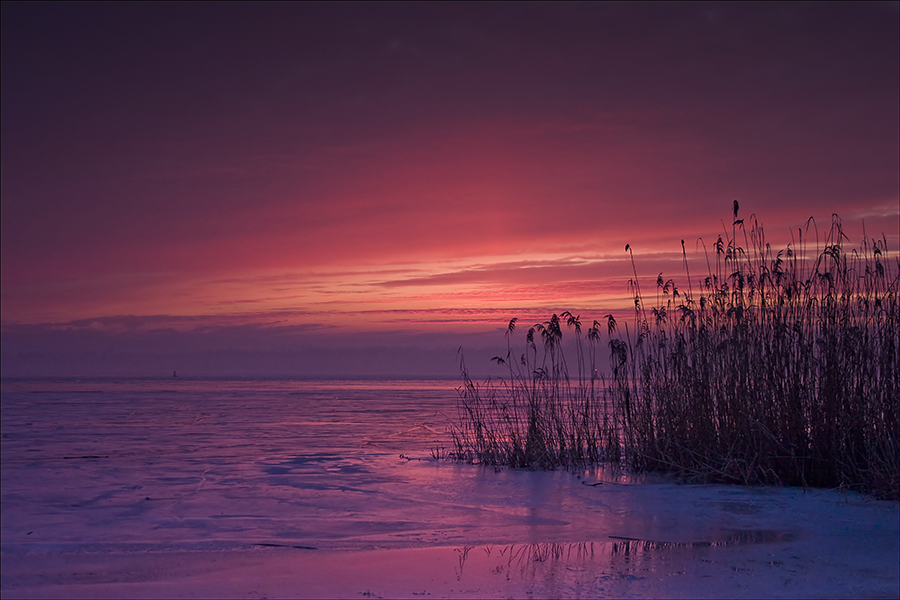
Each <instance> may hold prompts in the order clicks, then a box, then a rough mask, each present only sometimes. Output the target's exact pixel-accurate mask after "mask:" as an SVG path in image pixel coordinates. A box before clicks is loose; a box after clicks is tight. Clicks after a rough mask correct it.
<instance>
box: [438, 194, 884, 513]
mask: <svg viewBox="0 0 900 600" xmlns="http://www.w3.org/2000/svg"><path fill="white" fill-rule="evenodd" d="M814 231H815V223H814V221H812V220H810V221H808V222H807V224H806V227H805V228H804V229H799V230H798V232H797V237H796V238H795V239H794V241H793V242H792V243H791V244H789V245H788V246H787V247H786V248H783V249H781V250H778V251H775V250H773V249H772V248H771V247H770V245H769V244H768V243H766V241H765V235H764V231H763V227H762V226H761V225H760V224H759V223H758V222H757V220H756V219H755V218H750V219H748V223H747V225H745V223H744V220H741V219H738V206H737V203H735V207H734V221H733V225H732V226H731V231H730V232H729V231H727V230H726V231H724V232H723V234H722V235H721V236H719V238H718V239H717V241H716V242H715V244H714V247H713V248H712V249H711V250H709V251H707V252H706V253H705V254H706V261H705V263H706V264H705V265H704V269H703V271H702V274H701V275H700V277H699V278H697V279H692V277H694V276H696V274H692V273H691V270H690V266H689V264H688V260H687V254H686V252H685V251H684V242H682V253H683V257H684V276H685V281H686V282H687V289H679V288H678V287H676V284H675V281H674V280H673V279H666V278H664V277H663V275H662V274H660V275H659V277H658V278H657V281H656V290H655V294H654V296H655V298H654V302H653V304H652V306H650V307H649V308H648V307H647V306H646V302H645V295H644V294H643V292H642V291H641V287H640V284H639V281H638V278H637V275H636V272H635V276H634V278H633V279H632V280H631V281H630V282H629V285H630V287H631V291H632V292H633V294H634V317H633V323H632V326H631V327H628V326H627V324H626V325H625V326H624V327H619V326H618V324H617V323H616V320H615V319H614V317H613V316H612V315H607V316H606V317H605V323H603V324H601V323H600V322H598V321H594V322H593V325H592V326H591V327H590V328H589V330H588V331H587V334H586V335H582V328H581V321H580V319H579V318H578V317H577V316H574V315H572V314H570V313H563V314H562V315H561V316H560V317H558V316H557V315H553V316H552V317H551V318H550V319H549V320H548V321H546V322H544V323H540V324H537V325H535V326H534V327H532V328H530V329H529V330H528V334H527V336H526V342H525V348H524V352H521V353H519V354H518V356H516V354H515V353H514V352H513V349H512V344H511V341H510V340H511V338H512V334H513V331H514V330H515V327H516V325H517V323H516V320H515V319H514V320H513V321H511V322H510V325H509V329H508V331H507V340H508V341H507V350H508V352H507V355H506V357H505V358H504V357H495V359H494V360H496V361H497V362H499V363H501V364H504V365H506V366H507V368H508V377H506V378H504V379H502V380H500V381H496V382H492V381H488V382H485V383H483V384H480V385H479V384H477V383H476V382H474V381H472V380H471V379H470V377H469V376H468V374H467V371H466V369H465V365H464V364H463V365H462V367H463V368H462V385H461V386H460V402H459V407H458V409H459V415H458V416H459V419H458V423H457V424H456V426H455V427H454V428H453V431H452V436H453V440H454V449H453V452H452V457H453V458H456V459H457V460H464V461H469V462H479V463H484V464H488V465H495V466H511V467H526V468H557V467H564V468H572V467H577V466H584V465H590V464H597V463H600V462H624V463H625V464H626V465H627V466H630V467H631V468H632V469H635V470H637V471H662V472H670V473H676V474H678V475H681V476H683V477H686V478H688V479H693V480H703V481H719V482H731V483H741V484H783V485H802V486H812V487H846V488H854V489H861V490H864V491H867V492H869V493H872V494H875V495H877V496H879V497H886V498H893V499H898V497H900V464H898V462H900V461H898V440H900V431H898V423H900V419H898V417H900V401H898V398H900V385H898V377H900V301H898V287H900V260H898V258H897V256H896V255H894V256H893V257H890V256H889V254H888V248H887V240H886V238H885V237H884V236H882V238H881V239H870V238H868V237H866V236H864V237H863V240H862V242H861V244H860V245H859V246H858V247H855V248H852V249H848V248H847V238H846V236H845V235H844V232H843V229H842V225H841V221H840V219H839V218H838V217H837V216H834V217H833V219H832V222H831V226H830V229H829V231H828V232H827V234H826V235H825V236H824V241H823V242H821V243H820V241H819V236H818V234H815V235H814V236H812V235H811V233H812V232H814ZM804 232H805V235H804ZM810 237H812V238H813V243H812V244H810V243H809V242H808V241H807V239H808V238H810ZM811 245H812V247H810V246H811ZM626 251H627V252H629V253H630V252H631V249H630V248H629V247H626ZM632 264H634V259H633V257H632ZM565 329H569V330H572V331H573V332H574V340H573V343H571V344H569V345H568V346H567V348H568V350H569V353H571V352H572V350H574V354H575V356H574V359H572V369H571V372H570V367H569V362H567V357H566V353H565V352H563V344H562V337H563V331H564V330H565ZM604 347H605V348H604ZM607 349H608V352H607V351H605V350H607ZM600 356H606V357H608V360H609V363H608V365H609V368H608V369H605V370H604V372H605V373H606V374H605V375H604V376H601V375H600V374H599V369H598V368H597V364H598V357H600Z"/></svg>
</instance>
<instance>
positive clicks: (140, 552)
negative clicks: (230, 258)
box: [0, 380, 900, 597]
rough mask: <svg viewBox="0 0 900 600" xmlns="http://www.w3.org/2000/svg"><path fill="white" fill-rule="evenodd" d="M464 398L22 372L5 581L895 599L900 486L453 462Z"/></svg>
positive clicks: (354, 591) (7, 391) (137, 590)
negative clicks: (841, 488) (870, 489)
mask: <svg viewBox="0 0 900 600" xmlns="http://www.w3.org/2000/svg"><path fill="white" fill-rule="evenodd" d="M455 402H456V392H455V384H454V383H453V382H447V381H432V382H427V381H326V382H321V381H320V382H311V381H191V380H166V381H137V380H120V381H112V380H94V381H80V382H79V381H74V380H55V381H4V382H3V383H2V425H0V428H2V448H0V449H2V482H0V483H2V529H0V531H2V545H0V552H2V559H3V560H2V589H3V596H4V597H11V596H47V595H52V596H53V595H55V596H70V597H78V596H81V597H91V596H94V595H97V596H147V597H152V596H160V595H162V596H190V595H199V596H209V595H220V596H246V597H253V596H259V595H265V596H269V597H273V596H311V597H319V596H343V597H364V595H365V594H366V593H369V594H370V595H376V596H377V595H384V596H406V597H420V596H421V595H422V594H428V595H430V597H442V596H484V595H488V596H509V595H512V596H526V595H528V596H534V597H552V596H557V595H564V596H576V597H590V596H617V595H627V596H660V595H663V596H708V597H715V596H720V595H723V594H724V595H725V596H744V597H746V596H783V597H787V596H850V597H852V596H883V597H884V596H887V597H896V596H897V595H898V585H900V567H898V563H900V541H898V539H900V516H898V505H897V504H896V503H891V502H878V501H874V500H872V499H869V498H866V497H863V496H860V495H857V494H854V493H841V492H836V491H823V490H814V491H803V490H800V489H794V488H784V489H779V488H741V487H731V486H693V485H692V486H688V485H678V484H677V483H676V482H674V481H672V480H669V479H663V478H635V477H631V476H628V475H626V474H623V473H618V472H615V471H612V470H593V471H586V472H581V473H569V472H564V471H557V472H550V473H546V472H533V471H517V470H502V471H499V472H496V471H495V470H494V469H490V468H482V467H475V466H470V465H458V464H453V463H449V462H435V461H433V460H431V458H430V456H431V453H430V451H431V449H432V448H434V447H436V446H440V445H445V446H446V445H447V437H448V436H447V435H446V426H447V423H448V421H449V419H451V418H452V417H453V416H454V414H455ZM601 482H602V483H601ZM597 483H601V485H586V484H597Z"/></svg>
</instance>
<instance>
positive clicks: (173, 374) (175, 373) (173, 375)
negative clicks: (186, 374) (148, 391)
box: [172, 371, 178, 379]
mask: <svg viewBox="0 0 900 600" xmlns="http://www.w3.org/2000/svg"><path fill="white" fill-rule="evenodd" d="M172 377H173V378H175V379H178V373H177V372H175V371H172Z"/></svg>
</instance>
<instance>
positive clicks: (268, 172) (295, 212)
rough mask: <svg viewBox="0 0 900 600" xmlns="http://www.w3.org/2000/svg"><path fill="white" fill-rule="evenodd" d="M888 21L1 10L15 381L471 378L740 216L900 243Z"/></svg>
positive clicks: (797, 9)
mask: <svg viewBox="0 0 900 600" xmlns="http://www.w3.org/2000/svg"><path fill="white" fill-rule="evenodd" d="M898 14H900V10H898V4H897V3H880V4H866V3H854V4H828V3H825V4H794V3H789V4H761V5H756V4H638V5H635V4H580V3H579V4H559V3H554V4H506V3H503V4H487V5H483V4H478V5H474V4H406V3H404V4H387V5H379V4H374V5H373V4H337V3H334V4H290V5H287V4H281V3H275V4H263V5H259V4H125V3H121V4H74V5H73V4H35V3H22V4H12V3H3V5H2V28H3V29H2V31H3V33H2V65H3V66H2V374H3V376H16V375H31V374H42V375H48V374H50V375H52V374H57V375H85V376H87V375H100V374H130V375H147V376H156V375H159V376H162V375H166V374H168V373H171V371H172V370H173V369H178V370H179V372H180V373H184V374H185V375H188V374H195V375H210V374H214V375H254V374H256V375H261V374H265V375H317V374H318V375H333V374H360V375H363V374H382V375H453V374H454V373H455V372H456V349H457V347H458V346H460V345H463V346H465V347H467V348H469V349H470V351H471V353H472V356H473V358H472V359H470V360H468V362H469V363H470V364H472V363H477V362H478V361H484V362H486V358H489V356H490V355H491V353H496V352H494V351H496V350H497V349H498V348H502V347H503V346H504V344H505V342H504V340H503V337H502V335H501V334H500V333H499V331H500V330H502V329H503V327H504V325H505V323H506V322H507V321H508V319H509V318H510V317H511V316H520V317H521V318H522V319H523V321H528V320H530V319H533V320H539V319H543V318H546V317H547V316H549V314H550V313H551V312H554V311H555V312H561V311H563V310H567V309H568V310H572V311H573V312H577V313H581V314H582V317H583V318H584V319H588V320H590V319H594V318H600V317H602V316H603V315H605V314H607V313H609V312H611V311H618V310H622V309H623V308H624V307H625V306H626V304H627V302H628V300H627V298H626V296H627V287H626V282H627V280H628V278H629V277H630V273H631V271H630V269H631V266H630V263H628V262H626V258H627V257H626V255H625V253H624V252H623V248H624V245H625V244H626V243H628V244H631V246H632V247H633V248H634V250H635V257H636V259H637V264H638V271H639V274H640V275H642V276H645V277H647V278H648V280H650V281H652V280H654V279H655V277H656V274H657V273H658V272H659V271H665V272H666V274H667V275H668V274H671V275H672V276H678V275H680V274H681V262H680V252H681V246H680V240H681V239H685V240H686V241H687V248H688V250H689V251H690V252H691V253H693V256H694V257H695V259H696V260H697V261H702V260H703V258H702V255H700V254H697V253H696V248H697V242H696V241H697V239H698V238H699V237H702V238H703V239H704V240H706V241H707V243H708V244H709V243H711V242H712V241H714V240H715V237H716V236H717V235H718V234H719V233H721V232H722V228H723V221H725V222H727V221H729V220H730V218H731V205H732V201H733V200H735V199H737V200H739V201H740V204H741V210H742V216H745V217H749V215H750V214H751V213H752V214H755V215H756V216H757V217H758V218H759V219H760V221H761V222H762V223H763V224H764V225H765V228H766V233H767V235H768V237H769V239H770V241H771V242H772V243H773V245H776V246H781V245H783V244H785V243H787V242H789V241H790V235H791V231H792V230H794V231H795V230H796V229H797V228H798V227H801V226H803V225H804V223H805V222H806V220H807V219H808V218H809V217H811V216H812V217H814V218H815V219H816V222H817V223H819V226H820V229H824V228H827V225H828V223H829V222H830V219H831V215H832V213H838V214H840V216H841V217H842V218H843V221H844V225H845V228H846V230H847V231H848V233H849V234H850V236H851V241H853V242H854V243H856V242H858V240H859V238H860V236H861V232H862V225H863V222H864V223H865V227H866V230H867V232H868V233H869V234H870V235H872V234H875V235H880V234H881V233H882V232H883V233H884V234H885V236H886V237H887V239H888V243H889V247H890V248H891V249H892V250H895V251H896V249H897V247H898V242H900V216H898V215H900V209H898V205H900V168H898V164H900V150H898V148H900V117H898V114H900V75H898V73H900V59H898V57H900V35H898V30H900V18H898Z"/></svg>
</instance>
